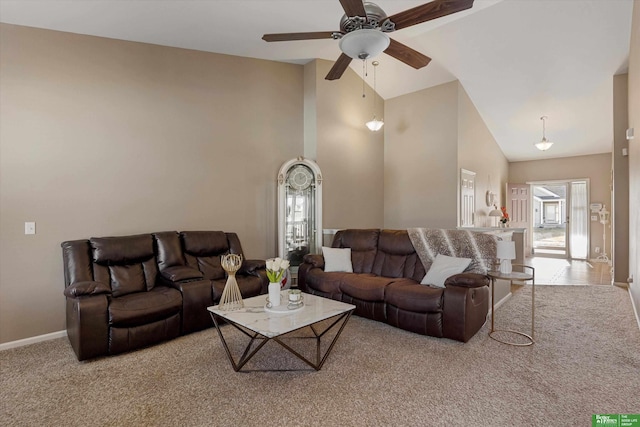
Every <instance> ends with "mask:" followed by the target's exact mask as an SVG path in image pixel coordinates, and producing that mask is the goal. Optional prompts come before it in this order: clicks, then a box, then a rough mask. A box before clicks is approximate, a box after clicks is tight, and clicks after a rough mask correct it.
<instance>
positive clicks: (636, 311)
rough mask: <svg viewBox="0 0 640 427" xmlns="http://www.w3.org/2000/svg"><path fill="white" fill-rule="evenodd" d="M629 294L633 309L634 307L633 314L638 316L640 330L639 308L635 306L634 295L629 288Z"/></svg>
mask: <svg viewBox="0 0 640 427" xmlns="http://www.w3.org/2000/svg"><path fill="white" fill-rule="evenodd" d="M627 292H628V293H629V299H630V300H631V307H633V313H634V314H635V315H636V322H638V329H640V314H639V313H638V307H636V305H635V304H634V301H633V295H631V289H630V288H629V287H627Z"/></svg>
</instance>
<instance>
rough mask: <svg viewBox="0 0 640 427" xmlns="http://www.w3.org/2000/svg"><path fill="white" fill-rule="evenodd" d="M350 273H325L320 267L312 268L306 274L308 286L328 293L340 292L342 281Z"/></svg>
mask: <svg viewBox="0 0 640 427" xmlns="http://www.w3.org/2000/svg"><path fill="white" fill-rule="evenodd" d="M349 274H350V273H342V272H331V273H325V272H324V271H322V270H321V269H319V268H312V269H311V270H309V272H308V273H307V276H306V282H305V284H306V286H307V287H308V288H309V289H313V290H316V291H320V292H324V293H326V294H340V282H342V278H343V277H345V276H346V275H349Z"/></svg>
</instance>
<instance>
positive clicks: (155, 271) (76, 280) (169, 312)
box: [61, 231, 269, 360]
mask: <svg viewBox="0 0 640 427" xmlns="http://www.w3.org/2000/svg"><path fill="white" fill-rule="evenodd" d="M61 246H62V255H63V263H64V280H65V290H64V295H65V296H66V301H67V307H66V312H67V335H68V337H69V341H70V342H71V346H72V347H73V350H74V352H75V354H76V356H77V358H78V360H85V359H90V358H93V357H97V356H102V355H111V354H117V353H122V352H126V351H130V350H133V349H137V348H140V347H144V346H148V345H151V344H154V343H158V342H160V341H164V340H169V339H172V338H175V337H177V336H179V335H183V334H187V333H190V332H194V331H198V330H201V329H204V328H207V327H210V326H212V322H211V318H210V317H209V314H208V312H207V309H206V308H207V307H208V306H211V305H214V304H215V303H217V302H218V301H219V300H220V297H221V295H222V291H223V289H224V285H225V283H226V273H225V271H224V269H223V268H222V267H221V265H220V256H221V255H224V254H228V253H233V254H239V255H243V257H244V254H243V252H242V246H241V245H240V240H239V239H238V236H237V235H236V233H225V232H222V231H183V232H181V233H178V232H176V231H169V232H161V233H152V234H140V235H135V236H120V237H102V238H91V239H88V240H73V241H67V242H63V243H62V244H61ZM236 280H237V282H238V285H239V287H240V292H241V293H242V296H243V297H245V298H248V297H252V296H256V295H260V294H265V293H267V288H268V283H269V282H268V279H267V276H266V271H265V262H264V261H262V260H244V261H243V263H242V267H241V269H240V270H239V271H238V272H237V273H236Z"/></svg>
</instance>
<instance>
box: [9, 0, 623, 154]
mask: <svg viewBox="0 0 640 427" xmlns="http://www.w3.org/2000/svg"><path fill="white" fill-rule="evenodd" d="M376 3H377V4H378V5H379V6H380V7H382V8H383V9H384V10H385V12H386V13H387V15H389V16H390V15H393V14H394V13H397V12H400V11H403V10H406V9H409V8H411V7H414V6H417V5H420V4H423V3H425V0H412V1H405V0H377V2H376ZM632 8H633V1H632V0H475V3H474V6H473V8H472V9H470V10H467V11H463V12H459V13H456V14H454V15H450V16H447V17H444V18H439V19H436V20H434V21H430V22H426V23H423V24H419V25H416V26H413V27H410V28H406V29H402V30H399V31H397V32H394V33H392V34H391V35H392V37H393V38H394V39H396V40H398V41H400V42H401V43H404V44H406V45H408V46H410V47H412V48H414V49H416V50H418V51H420V52H422V53H424V54H426V55H428V56H429V57H431V58H432V59H433V60H432V61H431V63H430V64H429V65H428V66H427V67H425V68H423V69H420V70H415V69H413V68H410V67H408V66H406V65H404V64H402V63H400V62H398V61H396V60H395V59H393V58H391V57H389V56H387V55H381V56H379V57H378V58H376V59H378V60H379V61H380V66H379V67H378V69H377V90H378V92H379V94H380V95H381V96H382V97H383V98H385V99H389V98H393V97H396V96H400V95H403V94H406V93H410V92H414V91H417V90H421V89H425V88H428V87H431V86H435V85H438V84H442V83H445V82H449V81H453V80H456V79H457V80H459V81H460V82H461V84H462V86H463V87H464V88H465V90H466V91H467V93H468V94H469V96H470V98H471V100H472V101H473V102H474V104H475V106H476V108H477V109H478V111H479V112H480V115H481V116H482V118H483V119H484V121H485V123H486V124H487V127H488V128H489V130H490V131H491V133H492V134H493V136H494V138H495V139H496V141H497V143H498V144H499V145H500V147H501V148H502V151H503V152H504V154H505V155H506V156H507V158H508V159H509V160H511V161H518V160H530V159H540V158H551V157H566V156H574V155H584V154H596V153H604V152H610V151H611V148H612V144H613V76H614V75H616V74H620V73H624V72H626V67H627V58H628V54H629V44H630V39H629V38H630V29H631V12H632ZM342 14H343V10H342V7H341V6H340V3H339V1H338V0H295V1H292V0H208V1H207V0H158V1H147V0H92V1H77V0H30V1H24V0H0V21H1V22H5V23H12V24H18V25H26V26H32V27H39V28H47V29H53V30H60V31H68V32H73V33H79V34H89V35H95V36H102V37H109V38H114V39H122V40H131V41H138V42H145V43H154V44H159V45H165V46H174V47H182V48H188V49H196V50H202V51H208V52H216V53H224V54H230V55H239V56H247V57H253V58H262V59H270V60H275V61H287V62H295V63H306V62H308V61H310V60H312V59H314V58H323V59H329V60H335V59H337V58H338V56H339V54H340V50H339V48H338V43H337V42H336V41H334V40H331V39H327V40H308V41H294V42H279V43H266V42H264V41H262V40H261V37H262V35H263V34H265V33H285V32H306V31H332V30H337V29H338V28H339V20H340V17H341V16H342ZM361 65H362V64H361V63H359V61H353V62H352V64H351V66H352V67H353V68H354V70H355V71H356V72H358V73H360V72H361ZM369 79H370V77H369ZM543 115H546V116H548V119H547V121H546V136H547V138H548V139H549V140H551V141H553V142H555V144H554V145H553V147H552V148H551V149H550V150H548V151H545V152H541V151H538V150H537V149H535V148H534V146H533V144H534V143H535V142H537V141H539V140H540V139H541V138H542V122H541V121H540V117H541V116H543Z"/></svg>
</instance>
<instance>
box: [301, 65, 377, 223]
mask: <svg viewBox="0 0 640 427" xmlns="http://www.w3.org/2000/svg"><path fill="white" fill-rule="evenodd" d="M314 65H315V67H316V69H315V73H311V72H310V71H309V70H307V71H306V74H307V75H309V74H315V81H316V87H315V100H316V102H315V108H316V119H315V122H316V129H317V134H316V150H317V159H316V161H317V163H318V165H319V166H320V168H321V169H322V175H323V181H322V185H323V186H324V188H323V190H322V191H323V201H322V211H323V228H380V227H382V225H383V203H384V192H383V191H382V188H383V182H384V167H383V165H384V163H383V162H384V157H383V156H384V138H383V136H384V135H383V133H382V132H371V131H370V130H369V129H367V128H366V126H365V125H364V124H365V123H366V122H367V121H369V120H371V118H372V116H373V111H372V110H373V101H372V98H371V93H372V90H371V88H369V87H368V86H367V89H366V94H367V97H366V98H365V99H363V98H362V79H361V78H360V76H358V75H357V74H356V73H355V72H354V71H353V70H352V69H351V68H348V69H347V71H346V72H345V73H344V75H343V76H342V78H340V79H339V80H333V81H329V80H325V78H324V77H325V76H326V75H327V73H328V72H329V70H330V69H331V67H332V66H333V62H329V61H325V60H315V61H313V62H312V63H311V65H307V66H306V67H313V66H314ZM376 96H377V95H376ZM377 105H378V109H379V111H382V108H383V107H382V105H383V101H382V98H380V97H378V100H377Z"/></svg>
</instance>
